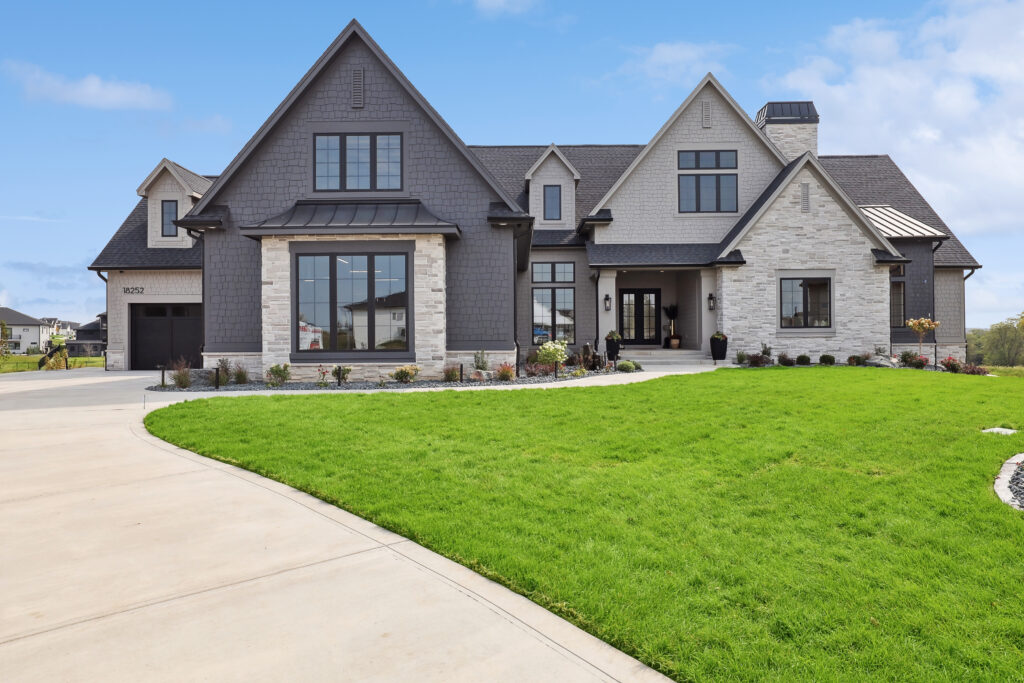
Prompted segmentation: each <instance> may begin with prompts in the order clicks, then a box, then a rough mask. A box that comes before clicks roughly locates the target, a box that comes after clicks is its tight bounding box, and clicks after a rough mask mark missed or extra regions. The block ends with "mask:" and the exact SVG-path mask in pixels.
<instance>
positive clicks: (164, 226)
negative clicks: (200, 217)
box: [160, 199, 178, 237]
mask: <svg viewBox="0 0 1024 683" xmlns="http://www.w3.org/2000/svg"><path fill="white" fill-rule="evenodd" d="M176 220H178V202H177V201H176V200H173V199H165V200H164V201H162V202H161V203H160V234H161V235H163V236H164V237H177V236H178V226H177V225H175V224H174V221H176Z"/></svg>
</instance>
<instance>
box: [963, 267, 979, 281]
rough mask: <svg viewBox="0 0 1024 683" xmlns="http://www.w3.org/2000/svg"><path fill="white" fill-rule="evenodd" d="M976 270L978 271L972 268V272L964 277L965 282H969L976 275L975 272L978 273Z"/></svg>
mask: <svg viewBox="0 0 1024 683" xmlns="http://www.w3.org/2000/svg"><path fill="white" fill-rule="evenodd" d="M976 270H977V268H971V272H969V273H967V275H964V282H967V280H969V279H970V277H971V276H972V275H974V271H976Z"/></svg>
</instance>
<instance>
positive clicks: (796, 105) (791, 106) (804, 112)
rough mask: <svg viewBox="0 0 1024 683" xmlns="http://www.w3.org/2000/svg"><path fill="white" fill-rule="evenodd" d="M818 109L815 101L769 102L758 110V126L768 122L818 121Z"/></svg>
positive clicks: (756, 121) (756, 120)
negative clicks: (815, 106)
mask: <svg viewBox="0 0 1024 683" xmlns="http://www.w3.org/2000/svg"><path fill="white" fill-rule="evenodd" d="M817 122H818V110H817V109H815V108H814V102H811V101H809V100H808V101H806V102H769V103H768V104H766V105H764V106H763V107H761V110H760V111H759V112H757V118H756V119H755V123H757V126H758V128H760V127H763V126H764V125H765V124H766V123H817Z"/></svg>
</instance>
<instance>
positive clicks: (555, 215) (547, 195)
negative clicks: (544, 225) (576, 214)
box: [544, 185, 562, 221]
mask: <svg viewBox="0 0 1024 683" xmlns="http://www.w3.org/2000/svg"><path fill="white" fill-rule="evenodd" d="M544 220H546V221H560V220H562V186H561V185H545V186H544Z"/></svg>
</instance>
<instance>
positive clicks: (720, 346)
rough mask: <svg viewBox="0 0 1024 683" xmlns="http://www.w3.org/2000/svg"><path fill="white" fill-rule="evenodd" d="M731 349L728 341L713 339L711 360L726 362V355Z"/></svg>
mask: <svg viewBox="0 0 1024 683" xmlns="http://www.w3.org/2000/svg"><path fill="white" fill-rule="evenodd" d="M728 347H729V340H728V339H715V338H714V337H712V338H711V360H715V361H719V360H725V354H726V351H727V349H728Z"/></svg>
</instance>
